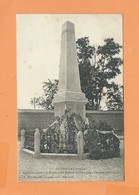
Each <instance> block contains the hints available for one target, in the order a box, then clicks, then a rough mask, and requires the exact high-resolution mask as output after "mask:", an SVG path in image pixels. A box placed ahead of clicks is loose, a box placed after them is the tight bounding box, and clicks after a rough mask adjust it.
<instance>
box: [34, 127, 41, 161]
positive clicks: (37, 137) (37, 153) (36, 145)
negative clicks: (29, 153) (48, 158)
mask: <svg viewBox="0 0 139 195" xmlns="http://www.w3.org/2000/svg"><path fill="white" fill-rule="evenodd" d="M39 156H40V131H39V129H36V130H35V134H34V157H35V158H38V157H39Z"/></svg>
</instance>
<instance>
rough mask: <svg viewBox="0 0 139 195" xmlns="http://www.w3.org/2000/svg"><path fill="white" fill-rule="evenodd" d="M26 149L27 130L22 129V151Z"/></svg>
mask: <svg viewBox="0 0 139 195" xmlns="http://www.w3.org/2000/svg"><path fill="white" fill-rule="evenodd" d="M24 148H25V130H24V129H22V131H21V149H24Z"/></svg>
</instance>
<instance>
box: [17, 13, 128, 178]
mask: <svg viewBox="0 0 139 195" xmlns="http://www.w3.org/2000/svg"><path fill="white" fill-rule="evenodd" d="M123 47H124V42H123V16H122V15H121V14H16V62H17V114H18V128H17V129H18V132H17V145H18V148H17V150H18V181H19V182H53V181H62V182H63V181H124V180H125V172H124V101H123V99H124V79H123V70H124V68H123V66H124V65H123Z"/></svg>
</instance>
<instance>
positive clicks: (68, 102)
mask: <svg viewBox="0 0 139 195" xmlns="http://www.w3.org/2000/svg"><path fill="white" fill-rule="evenodd" d="M86 103H87V99H86V98H85V94H84V93H83V92H82V91H81V85H80V75H79V68H78V62H77V50H76V40H75V29H74V24H73V23H71V22H69V21H67V22H65V23H64V24H63V26H62V35H61V56H60V67H59V84H58V93H57V94H56V95H55V97H54V100H53V104H54V107H55V116H59V117H60V116H62V115H63V114H64V113H65V110H69V109H70V112H71V113H76V114H80V115H81V116H82V117H85V104H86Z"/></svg>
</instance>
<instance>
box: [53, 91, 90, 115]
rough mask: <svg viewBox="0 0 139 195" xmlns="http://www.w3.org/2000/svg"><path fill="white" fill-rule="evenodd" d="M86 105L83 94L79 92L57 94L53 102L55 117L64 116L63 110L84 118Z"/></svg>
mask: <svg viewBox="0 0 139 195" xmlns="http://www.w3.org/2000/svg"><path fill="white" fill-rule="evenodd" d="M86 103H87V99H86V98H85V94H84V93H82V92H81V91H78V92H77V91H63V92H59V93H58V94H56V95H55V98H54V100H53V104H54V108H55V116H59V117H61V116H62V115H64V114H65V110H67V111H68V110H70V113H76V114H80V115H81V116H82V117H85V105H86Z"/></svg>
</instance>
